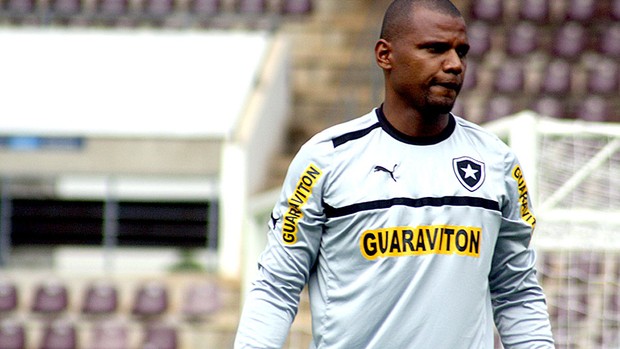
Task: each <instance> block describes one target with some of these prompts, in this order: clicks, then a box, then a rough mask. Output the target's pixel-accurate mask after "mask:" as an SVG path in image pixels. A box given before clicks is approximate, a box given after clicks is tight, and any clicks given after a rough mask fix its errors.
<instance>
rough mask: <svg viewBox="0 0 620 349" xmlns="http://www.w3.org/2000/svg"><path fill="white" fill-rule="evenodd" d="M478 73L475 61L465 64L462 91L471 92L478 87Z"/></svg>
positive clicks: (477, 64) (478, 69) (478, 67)
mask: <svg viewBox="0 0 620 349" xmlns="http://www.w3.org/2000/svg"><path fill="white" fill-rule="evenodd" d="M479 71H480V66H479V63H478V62H477V61H475V60H471V61H468V62H467V70H466V71H465V80H463V87H462V89H463V90H464V91H469V90H473V89H474V88H476V86H478V73H479Z"/></svg>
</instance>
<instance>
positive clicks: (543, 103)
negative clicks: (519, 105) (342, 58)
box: [532, 96, 568, 119]
mask: <svg viewBox="0 0 620 349" xmlns="http://www.w3.org/2000/svg"><path fill="white" fill-rule="evenodd" d="M532 110H533V111H535V112H536V113H538V114H540V115H543V116H548V117H553V118H558V119H562V118H566V117H567V116H568V115H567V112H566V105H565V102H563V101H561V100H559V99H558V98H555V97H551V96H545V97H541V98H539V99H536V100H535V101H534V103H533V105H532Z"/></svg>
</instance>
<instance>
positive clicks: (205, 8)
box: [190, 0, 222, 16]
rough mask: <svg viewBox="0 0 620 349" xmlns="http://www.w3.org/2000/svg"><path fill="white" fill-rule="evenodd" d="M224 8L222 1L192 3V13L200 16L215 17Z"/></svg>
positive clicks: (209, 0) (212, 0)
mask: <svg viewBox="0 0 620 349" xmlns="http://www.w3.org/2000/svg"><path fill="white" fill-rule="evenodd" d="M221 7H222V0H193V1H191V3H190V8H191V11H192V12H193V13H194V14H196V15H198V16H214V15H216V14H218V13H219V12H220V10H221Z"/></svg>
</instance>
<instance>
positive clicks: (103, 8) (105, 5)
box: [97, 0, 129, 19]
mask: <svg viewBox="0 0 620 349" xmlns="http://www.w3.org/2000/svg"><path fill="white" fill-rule="evenodd" d="M128 11H129V1H128V0H98V4H97V12H98V15H99V16H101V17H103V18H106V19H115V18H117V17H119V16H124V15H126V14H127V13H128Z"/></svg>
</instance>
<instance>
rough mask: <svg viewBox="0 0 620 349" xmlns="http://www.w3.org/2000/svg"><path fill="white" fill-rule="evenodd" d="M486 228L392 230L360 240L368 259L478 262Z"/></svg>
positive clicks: (367, 233) (377, 231)
mask: <svg viewBox="0 0 620 349" xmlns="http://www.w3.org/2000/svg"><path fill="white" fill-rule="evenodd" d="M481 239H482V228H478V227H467V226H451V225H429V226H419V227H392V228H382V229H375V230H367V231H365V232H364V233H362V236H361V237H360V250H361V253H362V255H363V256H364V258H366V259H369V260H374V259H376V258H379V257H403V256H419V255H427V254H445V255H451V254H456V255H461V256H468V257H474V258H478V257H480V247H481V243H482V241H481Z"/></svg>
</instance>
